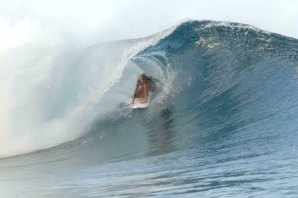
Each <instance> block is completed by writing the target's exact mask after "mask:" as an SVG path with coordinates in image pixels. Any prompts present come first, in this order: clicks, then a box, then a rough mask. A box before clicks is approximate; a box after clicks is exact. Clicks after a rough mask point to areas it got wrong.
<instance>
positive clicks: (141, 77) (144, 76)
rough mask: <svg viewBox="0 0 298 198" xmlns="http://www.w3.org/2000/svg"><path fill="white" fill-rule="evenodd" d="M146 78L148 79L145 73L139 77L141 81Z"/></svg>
mask: <svg viewBox="0 0 298 198" xmlns="http://www.w3.org/2000/svg"><path fill="white" fill-rule="evenodd" d="M145 80H146V75H145V74H144V73H143V74H141V75H140V77H139V81H140V82H141V83H144V82H145Z"/></svg>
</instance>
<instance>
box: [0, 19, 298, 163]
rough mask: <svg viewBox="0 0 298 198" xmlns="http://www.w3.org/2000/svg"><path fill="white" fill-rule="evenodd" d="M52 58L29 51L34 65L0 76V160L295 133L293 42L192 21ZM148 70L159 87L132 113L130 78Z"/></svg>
mask: <svg viewBox="0 0 298 198" xmlns="http://www.w3.org/2000/svg"><path fill="white" fill-rule="evenodd" d="M51 52H52V51H51ZM51 52H48V51H43V50H40V49H35V50H30V51H29V52H27V49H26V55H28V54H34V58H32V60H31V59H30V60H26V61H25V62H23V63H19V64H16V63H15V61H12V63H13V64H16V65H17V66H16V67H15V70H12V71H10V72H9V75H7V76H1V82H3V83H2V84H1V90H4V91H3V92H2V94H1V95H0V98H1V101H2V102H1V103H2V104H1V112H0V117H1V118H2V119H1V123H0V126H1V144H0V145H1V149H0V151H1V153H0V156H1V157H6V156H11V155H16V154H22V153H28V152H32V151H36V150H40V149H45V148H49V147H53V146H57V145H59V144H62V143H65V142H68V141H72V140H75V139H77V138H80V139H78V140H76V141H74V142H71V143H69V144H71V145H76V144H77V145H81V146H82V145H83V146H82V147H84V148H86V149H82V150H85V151H86V152H90V149H91V148H92V145H97V144H102V145H101V149H106V150H109V149H111V150H113V149H112V148H111V147H110V146H107V145H106V143H104V141H103V140H105V141H107V142H109V143H111V142H114V143H115V142H117V145H118V147H117V148H122V147H121V145H122V146H123V148H125V149H123V152H122V153H120V154H119V153H118V154H115V153H114V154H113V155H112V154H109V155H108V156H109V159H111V158H113V157H112V156H114V155H117V158H119V155H122V156H126V157H127V156H129V155H133V153H134V154H135V151H138V152H137V155H143V154H141V153H142V152H143V153H147V154H148V153H161V152H169V151H171V150H173V149H181V148H184V147H192V146H194V145H196V144H197V143H198V142H201V143H206V142H207V143H209V142H211V141H212V140H213V139H216V138H217V137H219V136H228V135H230V134H233V133H236V132H237V131H239V130H248V129H250V130H252V131H254V135H255V134H258V133H261V132H260V131H263V130H261V129H264V128H266V129H267V130H270V131H271V133H278V132H280V130H284V131H288V130H292V129H295V128H297V124H296V123H297V122H296V121H297V120H295V119H294V117H295V115H296V112H298V111H296V110H297V106H298V103H297V102H296V101H297V96H298V95H297V91H296V90H297V88H298V83H297V80H296V78H297V66H298V65H297V62H298V41H297V40H296V39H293V38H289V37H284V36H282V35H278V34H274V33H269V32H265V31H262V30H259V29H257V28H254V27H251V26H248V25H243V24H237V23H223V22H214V21H188V22H185V23H182V24H181V25H179V26H177V27H173V28H170V29H169V30H167V31H164V32H162V33H159V34H156V35H153V36H150V37H147V38H143V39H134V40H125V41H116V42H111V43H105V44H99V45H95V46H91V47H88V48H87V49H84V50H75V49H68V48H67V49H64V50H62V51H58V52H56V53H55V54H51ZM22 53H24V52H23V51H22ZM144 72H145V73H146V74H148V75H151V76H154V77H155V78H157V79H159V80H160V81H161V83H160V84H159V92H158V93H156V94H155V97H154V98H153V99H152V101H151V105H150V107H149V108H148V109H147V110H146V111H144V112H140V111H137V112H136V111H132V110H131V109H130V108H128V104H129V103H130V100H131V95H132V92H133V89H134V87H135V81H136V78H137V76H138V75H139V74H140V73H144ZM286 117H291V118H293V119H292V121H289V120H288V121H286ZM288 122H290V124H289V123H288ZM286 123H287V124H286ZM274 127H275V128H279V130H278V131H276V130H273V129H274ZM126 133H129V135H127V136H124V135H123V134H126ZM86 134H87V135H86ZM264 135H265V134H264ZM124 137H125V138H126V139H125V140H123V139H121V138H124ZM119 138H120V139H121V140H122V143H121V142H120V141H119ZM132 138H136V139H137V141H138V142H139V144H138V145H135V144H136V143H132V141H131V139H132ZM148 138H149V140H150V141H149V142H151V143H150V144H149V143H148ZM109 139H110V141H108V140H109ZM133 142H135V141H133ZM152 142H153V143H152ZM80 143H81V144H80ZM69 144H66V145H69ZM130 144H133V145H134V147H132V146H131V145H130ZM86 145H87V146H86ZM103 145H105V146H106V147H105V146H103ZM113 145H115V144H113ZM80 148H81V147H80ZM108 148H109V149H108ZM97 150H98V149H95V150H94V152H97ZM81 152H83V151H81ZM115 158H116V157H115Z"/></svg>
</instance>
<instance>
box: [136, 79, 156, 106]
mask: <svg viewBox="0 0 298 198" xmlns="http://www.w3.org/2000/svg"><path fill="white" fill-rule="evenodd" d="M155 87H156V85H155V82H154V80H153V78H152V77H149V76H147V75H146V74H144V73H143V74H141V75H140V76H139V78H138V81H137V85H136V89H135V92H134V95H133V99H132V104H134V101H135V99H136V98H143V102H144V103H146V102H148V96H149V91H154V90H155Z"/></svg>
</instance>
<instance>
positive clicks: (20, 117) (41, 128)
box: [0, 24, 176, 158]
mask: <svg viewBox="0 0 298 198" xmlns="http://www.w3.org/2000/svg"><path fill="white" fill-rule="evenodd" d="M35 25H36V24H35ZM5 26H7V25H5ZM3 27H4V26H3ZM36 27H37V28H36V29H39V30H38V31H33V32H32V31H31V30H30V31H31V33H32V34H33V35H34V34H37V38H38V39H37V40H34V37H33V36H32V35H31V36H30V38H26V39H25V40H26V41H24V40H20V42H18V43H14V44H13V45H7V46H6V48H5V49H3V50H2V53H1V54H0V73H1V74H0V89H1V94H0V119H1V121H0V158H1V157H7V156H12V155H18V154H23V153H29V152H32V151H36V150H40V149H46V148H49V147H53V146H56V145H59V144H61V143H64V142H67V141H70V140H73V139H76V138H78V137H80V136H82V135H83V134H84V133H86V130H85V127H86V126H88V124H90V123H91V122H92V121H93V120H94V119H95V118H96V116H98V113H104V108H102V109H101V110H102V112H94V107H95V106H96V105H98V104H99V101H100V100H101V98H102V96H103V95H104V94H105V93H106V92H107V91H108V90H109V89H110V88H111V87H112V86H113V85H114V84H115V83H117V82H118V80H119V79H120V78H121V76H122V73H123V70H124V69H125V67H126V66H127V63H128V61H129V59H130V58H132V57H133V56H134V55H136V54H137V53H139V52H140V51H142V50H144V49H145V48H146V47H148V46H150V45H154V44H156V43H157V42H159V41H160V39H162V38H164V37H166V36H167V35H169V34H170V33H171V32H172V31H173V30H174V29H175V28H176V27H175V26H173V27H172V28H169V29H167V30H166V31H164V32H161V33H158V34H156V35H153V36H150V37H148V38H145V39H140V40H139V41H134V42H132V43H131V45H130V48H128V49H127V50H124V51H123V52H122V54H121V55H120V56H119V57H115V59H118V61H117V62H113V63H112V64H109V62H108V61H107V62H106V63H104V64H102V65H99V64H98V63H97V61H99V60H100V57H97V52H96V53H94V54H95V55H94V57H91V56H90V60H88V61H87V62H80V61H81V59H82V57H83V58H84V56H89V55H88V53H87V54H86V51H85V49H79V50H78V49H76V48H74V47H73V45H72V44H71V43H69V42H68V39H66V40H63V36H65V35H66V34H64V33H63V34H61V35H59V34H58V35H57V34H54V35H51V34H50V35H49V34H47V33H46V31H43V28H41V27H39V26H36ZM7 28H11V27H7ZM12 28H15V26H13V27H12ZM24 28H25V29H26V28H27V27H26V25H24ZM2 29H3V28H2ZM18 29H19V28H18ZM7 31H8V32H9V31H11V30H7ZM40 34H45V35H43V36H40ZM43 39H45V40H46V41H45V42H44V41H43ZM48 41H51V42H50V43H49V42H48ZM27 44H28V45H27ZM107 45H108V44H107ZM32 46H33V47H32ZM88 50H89V51H90V50H91V52H92V48H90V49H88ZM95 50H96V48H95ZM84 53H85V54H84ZM98 53H100V52H98ZM111 53H113V52H111ZM91 58H94V59H91ZM111 60H113V61H115V60H114V57H113V58H112V59H111ZM76 93H77V94H76ZM70 96H71V97H70ZM101 105H103V106H104V104H101Z"/></svg>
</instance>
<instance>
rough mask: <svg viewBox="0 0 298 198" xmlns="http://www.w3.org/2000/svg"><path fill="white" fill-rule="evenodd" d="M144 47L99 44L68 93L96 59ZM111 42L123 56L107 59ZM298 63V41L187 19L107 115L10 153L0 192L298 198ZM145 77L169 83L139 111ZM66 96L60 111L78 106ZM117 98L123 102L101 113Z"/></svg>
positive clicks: (143, 55)
mask: <svg viewBox="0 0 298 198" xmlns="http://www.w3.org/2000/svg"><path fill="white" fill-rule="evenodd" d="M138 42H139V41H138V40H133V41H119V42H118V43H117V42H116V43H111V44H104V45H98V46H93V47H90V48H89V49H88V50H87V51H86V52H85V53H83V55H81V56H80V59H79V60H80V63H84V64H82V65H84V67H83V66H82V67H80V64H79V66H78V64H76V67H75V68H76V69H73V70H72V71H74V73H75V74H76V75H74V76H72V79H71V80H67V83H65V84H64V86H62V88H61V89H66V87H68V86H70V84H71V83H70V84H69V82H73V81H74V82H76V84H79V85H80V86H76V87H75V88H73V90H74V92H75V90H77V89H82V90H83V89H84V85H85V84H88V82H87V81H84V83H85V84H84V83H79V82H80V76H81V73H80V72H82V73H84V71H85V70H84V68H88V64H86V62H88V61H89V60H90V57H96V58H98V57H101V59H100V61H101V63H102V65H106V64H107V65H109V64H108V63H109V61H115V59H117V57H118V56H117V54H118V53H119V54H122V53H123V51H124V52H125V51H126V50H127V47H126V46H131V45H134V44H135V43H138ZM132 43H133V44H132ZM111 48H113V49H115V48H116V50H114V51H113V52H114V57H115V58H107V54H108V53H110V51H111ZM116 52H117V53H116ZM119 56H120V55H119ZM86 60H88V61H86ZM74 61H77V59H74ZM104 63H106V64H104ZM113 65H114V64H113ZM297 66H298V41H297V40H296V39H293V38H288V37H284V36H281V35H277V34H274V33H267V32H263V31H261V30H258V29H255V28H253V27H250V26H248V25H243V24H236V23H235V24H234V23H220V22H212V21H190V22H186V23H183V24H181V25H179V26H178V27H177V28H176V29H175V30H174V31H173V32H172V33H170V34H169V35H167V36H166V37H165V38H162V39H160V40H159V42H157V43H156V44H152V45H149V46H148V47H146V48H145V49H143V50H141V51H140V52H138V53H136V54H134V55H133V56H132V57H130V58H129V60H128V61H127V62H125V67H124V68H123V70H121V76H120V78H119V79H117V81H116V82H115V83H114V84H113V85H112V86H110V87H109V89H108V90H107V91H106V92H105V93H104V95H103V96H102V97H101V98H100V101H99V102H98V106H95V107H96V108H95V107H94V106H92V109H93V110H94V111H96V110H98V111H99V110H100V111H101V112H104V113H102V114H100V115H96V116H94V117H95V119H93V121H92V122H89V123H88V125H87V126H86V128H85V129H84V130H85V131H86V133H83V135H80V136H79V137H78V138H76V139H75V140H72V141H68V142H66V143H63V144H61V145H58V146H55V147H52V148H48V149H44V150H40V151H35V152H32V153H29V154H25V155H18V156H12V157H8V158H4V159H1V160H0V186H1V188H0V196H1V197H146V196H148V197H199V196H202V197H297V194H298V190H297V184H298V168H297V166H296V165H297V163H298V158H297V157H298V156H297V150H298V146H297V145H298V144H297V141H298V124H297V123H298V122H297V121H298V102H297V101H298V100H297V99H298V91H297V90H298V81H297ZM110 67H112V68H113V66H110ZM70 68H72V67H71V66H70ZM78 68H79V69H78ZM95 72H96V71H95ZM99 72H100V70H99ZM142 72H145V73H147V74H149V75H152V76H154V77H156V78H158V79H159V80H160V81H161V83H160V84H159V89H158V90H157V92H156V93H155V94H154V96H153V97H152V98H151V105H150V107H149V108H148V109H146V110H131V109H130V108H129V106H128V104H129V101H130V95H131V94H132V93H131V92H132V91H133V89H134V83H135V80H136V77H137V75H138V74H139V73H142ZM102 78H103V77H102ZM78 87H79V88H78ZM55 93H56V94H59V93H60V92H55ZM71 93H72V92H71ZM71 93H70V94H71ZM64 94H65V96H63V97H62V96H61V95H59V96H57V97H56V98H55V99H53V101H54V102H53V103H51V104H52V106H53V108H54V107H55V105H58V106H59V105H62V104H67V107H66V106H64V107H65V109H67V108H70V107H72V106H75V105H76V104H77V103H75V102H67V101H68V100H71V97H69V96H67V94H66V93H64ZM111 98H118V99H119V98H120V99H119V100H116V99H113V100H112V99H111ZM60 101H63V102H62V103H60ZM109 105H111V106H116V107H117V108H116V109H115V110H114V109H113V110H112V111H107V112H105V111H104V110H103V109H101V108H102V107H103V106H109ZM97 108H99V109H97ZM45 112H47V113H46V115H47V116H48V118H52V117H55V116H57V115H59V116H63V110H62V109H59V110H53V109H52V110H45ZM88 112H93V111H88Z"/></svg>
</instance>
